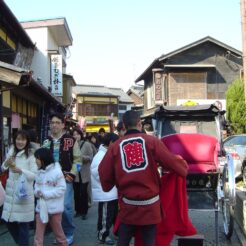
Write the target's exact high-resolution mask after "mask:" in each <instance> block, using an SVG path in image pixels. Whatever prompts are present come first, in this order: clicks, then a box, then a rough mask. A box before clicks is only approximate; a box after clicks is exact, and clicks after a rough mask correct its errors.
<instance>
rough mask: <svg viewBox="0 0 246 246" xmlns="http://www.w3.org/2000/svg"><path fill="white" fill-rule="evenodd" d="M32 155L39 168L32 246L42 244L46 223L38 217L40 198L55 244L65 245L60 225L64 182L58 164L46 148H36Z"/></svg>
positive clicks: (36, 181) (36, 182) (35, 188)
mask: <svg viewBox="0 0 246 246" xmlns="http://www.w3.org/2000/svg"><path fill="white" fill-rule="evenodd" d="M34 156H35V158H36V162H37V165H38V168H39V172H38V174H37V177H36V180H35V186H34V194H35V196H36V197H37V198H38V200H37V206H36V212H37V214H36V232H35V236H34V246H43V240H44V232H45V228H46V225H47V223H42V221H41V219H40V213H39V212H40V198H42V199H44V200H45V202H46V205H47V209H48V215H49V224H50V226H51V228H52V231H53V233H54V234H55V238H56V243H57V245H60V246H67V245H68V244H67V240H66V237H65V234H64V232H63V229H62V226H61V219H62V212H63V210H64V193H65V190H66V182H65V179H64V175H63V173H62V171H61V167H60V164H59V163H54V158H53V155H52V152H51V151H50V150H49V149H47V148H40V149H38V150H36V152H35V153H34Z"/></svg>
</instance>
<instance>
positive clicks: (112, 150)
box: [99, 110, 188, 246]
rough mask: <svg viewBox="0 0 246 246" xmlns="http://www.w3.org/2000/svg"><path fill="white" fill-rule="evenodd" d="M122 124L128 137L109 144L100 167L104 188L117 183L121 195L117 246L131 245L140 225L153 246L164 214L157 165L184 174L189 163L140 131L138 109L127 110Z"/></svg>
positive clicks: (145, 241)
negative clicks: (157, 228)
mask: <svg viewBox="0 0 246 246" xmlns="http://www.w3.org/2000/svg"><path fill="white" fill-rule="evenodd" d="M123 123H124V125H125V128H126V129H127V132H126V134H125V136H124V137H122V138H120V139H119V140H118V141H116V142H115V143H114V144H113V145H112V146H110V147H109V149H108V151H107V153H106V155H105V156H104V158H103V160H102V162H101V164H100V166H99V175H100V180H101V184H102V188H103V190H104V191H109V190H111V189H112V188H113V186H114V185H116V187H117V188H118V192H119V194H120V197H119V220H120V227H119V240H118V243H117V245H118V246H128V245H129V243H130V240H131V238H132V237H133V236H134V233H135V230H136V227H138V228H139V230H141V232H142V238H143V242H144V246H154V245H155V234H156V224H158V223H160V221H161V219H162V217H163V211H162V209H161V203H160V197H159V193H160V186H161V182H160V175H159V173H158V165H160V166H161V167H162V168H164V169H166V170H172V171H174V172H175V173H177V174H179V175H181V176H183V177H185V176H186V175H187V169H188V165H187V163H186V161H185V160H183V159H182V158H180V157H178V156H175V155H173V154H172V153H170V152H169V150H168V149H167V148H166V146H165V145H164V144H163V143H162V142H161V141H160V140H159V139H157V138H156V137H153V136H149V135H146V134H144V133H142V132H141V129H142V124H141V120H140V117H139V114H138V112H136V111H134V110H129V111H126V112H125V114H124V115H123Z"/></svg>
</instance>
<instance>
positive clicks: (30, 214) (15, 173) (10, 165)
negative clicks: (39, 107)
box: [1, 130, 37, 246]
mask: <svg viewBox="0 0 246 246" xmlns="http://www.w3.org/2000/svg"><path fill="white" fill-rule="evenodd" d="M29 143H30V140H29V136H28V133H27V132H26V131H23V130H20V131H18V132H17V134H16V136H15V137H14V145H13V146H12V147H11V148H10V150H9V152H8V154H7V158H6V160H5V161H4V162H3V164H2V166H1V168H2V171H7V170H9V177H8V179H7V184H6V199H5V202H4V205H3V213H2V219H3V220H5V221H6V224H7V227H8V230H9V232H10V234H11V235H12V237H13V239H14V241H15V242H16V244H17V245H19V246H28V245H29V222H31V221H33V220H34V192H33V181H34V179H35V175H36V173H37V165H36V161H35V158H34V155H33V154H34V153H33V151H32V150H31V149H30V148H29ZM21 175H23V176H24V177H25V179H26V195H27V196H26V198H25V199H20V198H19V197H18V196H17V184H18V179H19V177H20V176H21Z"/></svg>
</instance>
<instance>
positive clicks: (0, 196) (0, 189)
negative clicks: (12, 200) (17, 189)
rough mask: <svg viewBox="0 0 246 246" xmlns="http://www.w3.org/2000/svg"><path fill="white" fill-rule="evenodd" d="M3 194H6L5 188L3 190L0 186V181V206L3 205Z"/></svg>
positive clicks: (0, 184) (0, 185)
mask: <svg viewBox="0 0 246 246" xmlns="http://www.w3.org/2000/svg"><path fill="white" fill-rule="evenodd" d="M5 196H6V194H5V190H4V188H3V186H2V183H1V181H0V207H1V206H2V205H3V203H4V200H5Z"/></svg>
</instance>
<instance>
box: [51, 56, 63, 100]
mask: <svg viewBox="0 0 246 246" xmlns="http://www.w3.org/2000/svg"><path fill="white" fill-rule="evenodd" d="M50 64H51V93H52V94H53V95H54V96H62V95H63V93H62V91H63V89H62V87H63V86H62V85H63V84H62V55H51V63H50Z"/></svg>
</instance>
